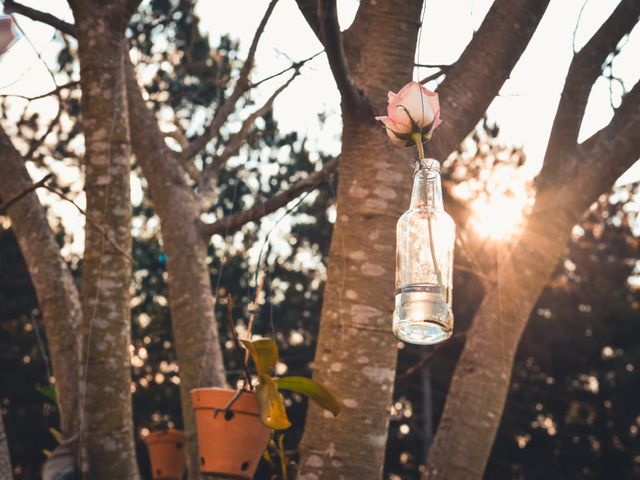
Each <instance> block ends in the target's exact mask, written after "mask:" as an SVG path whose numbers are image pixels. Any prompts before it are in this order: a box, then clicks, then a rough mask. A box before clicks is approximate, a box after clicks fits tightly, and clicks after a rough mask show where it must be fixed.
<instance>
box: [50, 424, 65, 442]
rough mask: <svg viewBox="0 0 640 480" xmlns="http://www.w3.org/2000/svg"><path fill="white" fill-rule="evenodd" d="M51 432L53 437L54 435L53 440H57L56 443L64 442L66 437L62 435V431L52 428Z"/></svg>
mask: <svg viewBox="0 0 640 480" xmlns="http://www.w3.org/2000/svg"><path fill="white" fill-rule="evenodd" d="M49 432H50V433H51V435H53V438H55V439H56V442H58V443H62V442H64V435H62V432H61V431H60V430H56V429H55V428H53V427H51V428H49Z"/></svg>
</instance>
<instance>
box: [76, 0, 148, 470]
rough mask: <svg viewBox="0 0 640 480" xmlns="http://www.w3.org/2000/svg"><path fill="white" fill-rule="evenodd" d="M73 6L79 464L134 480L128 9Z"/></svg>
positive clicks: (86, 467) (119, 5)
mask: <svg viewBox="0 0 640 480" xmlns="http://www.w3.org/2000/svg"><path fill="white" fill-rule="evenodd" d="M71 6H72V8H73V13H74V17H75V19H76V27H77V30H78V45H79V58H80V70H81V87H82V114H83V131H84V137H85V150H86V153H85V172H86V173H85V193H86V196H87V217H88V218H87V226H86V228H85V232H86V235H85V252H84V257H83V265H82V284H81V298H82V310H83V326H82V333H83V342H84V344H85V348H86V352H85V355H84V356H85V358H83V359H82V367H83V372H82V373H83V376H84V378H83V381H82V382H81V400H83V401H82V402H81V437H80V442H81V445H80V447H81V448H80V454H81V464H80V466H81V469H82V472H83V476H84V477H86V478H91V479H105V480H107V479H109V480H111V479H116V478H117V479H122V480H125V479H138V478H139V473H138V467H137V464H136V455H135V448H134V441H133V435H134V429H133V419H132V408H131V365H130V362H129V345H130V328H131V325H130V316H131V307H130V298H129V289H130V285H131V263H130V261H129V260H128V259H127V257H126V256H125V255H124V252H129V251H130V250H131V199H130V191H129V189H130V187H129V177H130V157H131V152H130V145H129V122H128V120H129V117H128V111H127V102H126V92H125V72H124V63H123V39H124V28H125V26H126V23H127V22H128V19H129V15H130V13H129V11H128V10H127V9H126V8H125V6H124V5H121V4H120V3H111V4H97V3H95V4H91V3H90V2H82V1H77V2H76V1H74V2H71ZM94 225H99V226H100V228H101V230H103V232H104V233H103V232H101V231H100V230H98V229H97V228H95V227H94ZM105 236H108V237H109V239H110V240H108V239H107V238H105ZM112 242H113V243H115V245H117V246H118V247H119V248H115V246H114V245H113V244H112Z"/></svg>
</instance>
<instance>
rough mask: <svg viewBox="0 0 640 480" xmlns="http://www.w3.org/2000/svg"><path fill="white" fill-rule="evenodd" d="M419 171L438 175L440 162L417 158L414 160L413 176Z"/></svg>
mask: <svg viewBox="0 0 640 480" xmlns="http://www.w3.org/2000/svg"><path fill="white" fill-rule="evenodd" d="M420 170H426V171H427V172H436V173H440V162H439V161H438V160H436V159H435V158H419V159H418V160H416V166H415V172H414V175H415V174H416V173H418V172H419V171H420Z"/></svg>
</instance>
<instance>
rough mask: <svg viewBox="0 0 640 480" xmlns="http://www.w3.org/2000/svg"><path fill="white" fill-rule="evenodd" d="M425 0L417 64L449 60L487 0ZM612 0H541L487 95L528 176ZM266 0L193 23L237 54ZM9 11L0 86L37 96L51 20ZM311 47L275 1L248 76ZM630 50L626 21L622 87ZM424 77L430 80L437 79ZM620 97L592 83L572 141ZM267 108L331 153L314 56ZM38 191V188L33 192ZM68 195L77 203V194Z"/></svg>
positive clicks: (289, 2) (350, 13)
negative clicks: (523, 42) (544, 3)
mask: <svg viewBox="0 0 640 480" xmlns="http://www.w3.org/2000/svg"><path fill="white" fill-rule="evenodd" d="M426 2H427V3H426V9H425V18H424V27H423V32H422V35H421V44H420V45H419V53H420V56H419V58H417V61H418V62H417V63H425V64H450V63H452V62H454V61H455V60H456V59H457V58H458V56H459V55H460V53H461V52H462V51H463V50H464V48H465V46H466V45H467V43H468V42H469V40H470V39H471V37H472V35H473V32H474V30H475V29H477V28H478V27H479V26H480V24H481V23H482V20H483V18H484V16H485V15H486V12H487V11H488V9H489V8H490V6H491V4H492V1H491V0H426ZM24 3H26V4H29V5H32V6H34V7H36V8H42V2H38V1H36V0H25V1H24ZM618 3H619V0H586V1H585V0H551V2H550V5H549V8H548V9H547V12H546V13H545V15H544V17H543V19H542V22H541V23H540V25H539V27H538V29H537V31H536V33H535V34H534V37H533V39H532V40H531V42H530V44H529V46H528V48H527V49H526V51H525V52H524V54H523V56H522V57H521V59H520V61H519V62H518V64H517V65H516V68H515V69H514V70H513V72H512V74H511V78H510V79H509V80H508V81H507V82H506V83H505V85H504V86H503V88H502V90H501V92H500V95H499V96H498V97H497V98H496V99H495V100H494V102H493V103H492V104H491V106H490V108H489V111H488V115H489V118H490V120H492V121H495V122H496V123H497V124H498V125H499V126H500V137H499V138H500V140H501V141H502V142H504V143H505V144H506V145H509V146H521V147H522V148H523V149H524V151H525V152H526V154H527V163H526V166H525V169H526V172H527V174H528V176H529V177H532V176H533V175H535V173H536V172H537V171H538V170H539V169H540V167H541V164H542V158H543V155H544V151H545V148H546V143H547V140H548V136H549V132H550V129H551V123H552V121H553V117H554V114H555V110H556V108H557V104H558V101H559V98H560V93H561V91H562V88H563V84H564V78H565V76H566V72H567V70H568V67H569V63H570V61H571V58H572V55H573V51H574V48H576V49H579V48H581V47H582V46H583V45H584V43H585V42H586V41H587V40H588V39H589V38H590V37H591V35H592V34H593V33H594V32H595V31H596V30H597V28H598V27H599V25H600V24H601V23H602V22H603V21H604V20H605V19H606V18H607V17H608V15H609V14H610V13H611V12H612V11H613V10H614V8H615V7H616V5H617V4H618ZM266 5H267V1H266V0H234V1H230V0H216V1H215V2H213V1H204V0H200V1H199V2H198V3H197V7H196V12H197V14H198V15H199V16H200V18H201V28H202V29H203V30H205V31H206V32H207V33H208V34H209V35H210V37H211V38H212V40H213V42H214V43H215V42H216V40H217V39H218V38H219V37H220V36H221V35H225V34H229V35H230V36H231V37H233V38H236V39H238V40H239V41H240V54H241V55H242V56H244V55H245V54H246V52H247V50H248V46H249V44H250V43H251V39H252V37H253V34H254V32H255V29H256V26H257V25H258V23H259V21H260V19H261V17H262V15H263V13H264V10H265V8H266ZM358 5H359V2H358V0H338V10H339V11H338V13H339V20H340V24H341V27H342V28H343V29H345V28H348V26H349V25H350V23H351V22H352V20H353V17H354V15H355V12H356V10H357V8H358ZM46 6H47V10H48V11H50V12H51V13H54V14H55V15H57V16H59V17H61V18H64V19H66V20H68V21H73V19H72V16H71V12H70V10H69V8H68V7H67V5H66V2H65V1H64V0H50V1H49V2H46ZM17 19H18V21H19V24H20V26H21V28H22V29H24V32H25V33H26V35H25V36H23V38H22V39H21V40H20V41H18V42H17V43H16V44H15V45H14V46H13V47H12V48H11V49H10V51H9V52H8V53H7V54H6V55H5V56H4V57H3V58H2V60H0V93H19V94H23V95H37V94H41V93H44V92H47V91H49V90H51V89H52V88H53V87H54V84H53V81H52V80H51V78H50V75H49V73H48V72H47V70H46V68H45V67H44V65H42V62H40V61H39V59H38V56H37V54H36V53H35V52H36V51H37V52H40V54H41V55H42V57H43V58H44V59H45V60H47V61H50V60H51V56H52V54H53V52H55V50H56V47H55V45H54V44H53V43H52V37H53V34H54V32H53V29H51V28H50V27H47V26H44V25H42V24H39V23H36V22H32V21H30V20H28V19H25V18H24V17H20V16H17ZM574 37H575V38H574ZM389 41H393V39H389ZM574 43H575V45H574ZM321 49H322V48H321V46H320V43H319V42H318V40H317V39H316V37H315V35H314V34H313V33H312V31H311V30H310V29H309V27H308V26H307V25H306V23H305V21H304V19H303V17H302V16H301V14H300V13H299V11H298V9H297V7H296V4H295V1H294V0H280V2H279V3H278V5H277V6H276V8H275V11H274V13H273V15H272V17H271V19H270V20H269V23H268V25H267V28H266V30H265V32H264V35H263V37H262V39H261V42H260V45H259V48H258V51H257V55H256V67H255V71H254V73H253V74H252V75H253V77H252V78H253V80H254V81H255V80H259V79H260V78H264V77H266V76H269V75H271V74H273V73H275V72H277V71H279V70H281V69H282V68H284V67H287V66H289V65H290V64H291V62H292V61H297V60H300V59H303V58H307V57H309V56H311V55H313V54H315V53H317V52H318V51H320V50H321ZM638 58H640V26H636V28H635V29H634V31H633V32H632V34H631V35H630V36H629V38H628V40H627V41H626V43H625V45H624V48H623V49H622V52H621V53H620V54H619V55H618V56H617V57H616V59H615V60H614V62H613V73H614V75H616V76H617V77H619V78H621V79H622V81H623V83H624V86H625V88H626V89H627V90H628V89H630V88H631V87H632V86H633V84H634V83H635V82H636V81H638V79H639V78H640V62H638V61H637V59H638ZM431 72H432V71H431V70H428V69H425V68H422V69H420V71H418V69H416V72H415V78H416V79H418V78H421V77H423V76H425V75H426V74H428V73H431ZM283 81H284V78H283V77H279V78H277V79H274V80H271V81H269V82H266V83H265V84H263V85H262V86H261V87H259V88H258V89H257V91H256V92H255V95H256V97H257V99H260V98H264V99H266V98H267V97H268V96H269V95H270V94H271V93H272V92H273V90H275V89H276V88H277V87H278V86H279V85H280V82H283ZM428 86H429V87H430V88H432V89H435V88H436V87H437V84H435V83H431V84H429V85H428ZM400 87H402V85H389V89H390V90H394V91H397V90H398V89H399V88H400ZM620 96H621V88H620V86H619V85H618V84H617V83H613V84H610V82H609V81H608V80H606V79H604V78H600V79H599V80H598V81H597V82H596V84H595V86H594V88H593V91H592V93H591V96H590V99H589V104H588V107H587V111H586V115H585V120H584V123H583V125H582V129H581V133H580V139H581V140H583V139H585V138H587V137H588V136H589V135H591V134H592V133H594V132H595V131H597V130H598V129H600V128H602V127H604V126H605V125H606V124H607V123H608V122H609V120H610V118H611V116H612V115H613V108H612V106H611V104H612V103H613V105H616V106H617V105H618V104H619V102H620ZM54 105H55V101H54V100H53V99H51V98H49V99H44V100H41V101H38V102H36V103H34V104H33V108H37V109H39V110H42V111H46V110H49V111H52V109H53V106H54ZM319 113H323V114H325V115H326V121H325V122H324V123H323V124H322V125H321V124H320V122H319V121H318V114H319ZM274 115H275V118H276V119H277V120H278V123H279V126H280V129H281V130H282V131H284V132H287V131H293V130H297V131H300V132H301V133H302V134H303V135H306V136H307V138H308V139H309V140H310V142H308V145H311V146H314V145H315V148H317V149H318V150H322V151H323V152H326V153H329V154H337V153H339V151H340V129H341V119H340V115H339V95H338V92H337V89H336V87H335V83H334V81H333V77H332V76H331V72H330V70H329V67H328V64H327V62H326V58H325V57H324V55H320V56H318V57H317V58H316V59H315V60H313V61H311V62H309V63H308V64H307V65H305V67H304V68H303V70H302V75H301V76H300V77H298V78H297V79H296V80H295V81H294V82H293V84H292V85H291V86H290V87H289V88H288V89H287V90H286V91H285V92H283V93H282V94H281V95H280V96H279V97H278V99H277V100H276V102H275V104H274ZM442 117H443V118H444V120H445V121H446V118H447V116H446V111H443V112H442ZM58 168H59V167H58ZM33 175H34V178H36V179H37V178H40V176H41V175H39V172H35V171H34V172H33ZM60 177H61V178H60V179H61V181H62V183H65V182H66V183H69V184H74V185H75V187H74V188H75V190H76V191H78V192H81V183H80V182H79V174H78V172H77V170H75V169H63V170H61V171H60ZM638 179H640V163H636V165H634V167H632V168H631V169H630V171H629V172H627V173H626V174H625V175H623V177H622V178H621V179H620V180H619V183H627V182H630V181H635V180H638ZM133 187H134V188H133V191H134V195H136V192H139V191H140V189H139V188H136V185H134V186H133ZM40 195H42V196H43V197H46V194H45V193H43V192H40ZM134 200H136V199H135V198H134ZM138 200H139V199H138ZM78 201H79V203H80V204H82V202H83V198H82V194H80V195H79V198H78ZM52 212H53V213H54V214H56V215H60V216H62V217H63V220H64V222H63V223H65V224H68V225H67V226H70V225H72V224H73V225H75V226H76V228H77V221H78V220H77V212H76V211H75V209H74V207H73V206H71V205H69V204H64V202H54V206H53V209H52ZM80 240H81V239H77V240H76V241H74V243H75V244H76V245H75V247H74V249H77V248H79V246H80V244H78V243H77V242H78V241H80Z"/></svg>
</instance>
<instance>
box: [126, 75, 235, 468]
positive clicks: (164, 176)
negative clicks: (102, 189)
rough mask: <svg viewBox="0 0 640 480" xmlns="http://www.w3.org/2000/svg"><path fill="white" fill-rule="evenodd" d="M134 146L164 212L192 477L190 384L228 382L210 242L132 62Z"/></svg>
mask: <svg viewBox="0 0 640 480" xmlns="http://www.w3.org/2000/svg"><path fill="white" fill-rule="evenodd" d="M127 82H128V85H127V87H128V95H129V105H130V109H131V111H130V114H131V123H132V124H133V123H134V122H135V124H136V126H137V128H135V129H134V130H133V131H132V135H131V140H132V146H133V151H134V153H135V155H136V159H137V160H138V163H139V164H140V166H141V167H142V171H143V174H144V176H145V178H146V179H147V182H148V185H149V193H150V195H151V199H152V200H153V204H154V207H155V209H156V212H157V213H158V216H159V217H160V225H161V229H162V241H163V245H164V251H165V253H166V254H167V272H168V274H169V296H170V298H169V306H170V308H171V319H172V324H173V336H174V339H175V342H176V351H177V356H178V364H179V366H180V398H181V403H182V417H183V420H184V429H185V433H186V435H187V445H188V452H189V455H188V460H189V478H191V479H196V478H198V477H199V472H200V469H199V466H200V460H199V459H200V457H199V455H198V444H197V436H196V428H195V419H194V412H193V407H192V405H191V394H190V392H191V389H193V388H196V387H205V386H206V387H211V386H223V385H225V383H226V377H225V370H224V362H223V358H222V351H221V348H220V341H219V338H218V327H217V322H216V318H215V312H214V299H213V292H212V290H211V280H210V272H209V267H208V265H207V242H206V240H205V239H204V236H203V235H202V232H201V229H200V219H199V209H198V203H197V201H196V198H195V195H194V193H193V190H192V189H191V187H190V186H189V185H188V184H187V183H186V182H185V180H184V171H183V169H182V167H181V166H180V164H179V163H178V162H177V158H176V157H175V155H174V154H173V153H172V152H171V150H170V149H169V148H168V147H167V146H166V144H165V143H164V138H163V135H162V133H161V132H160V131H159V129H158V126H157V122H156V119H155V116H154V114H153V112H151V111H150V110H149V109H148V108H147V107H146V105H145V103H144V100H143V98H142V95H141V92H140V88H139V87H138V84H137V82H136V79H135V74H134V72H133V67H132V66H131V65H130V64H128V65H127Z"/></svg>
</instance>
